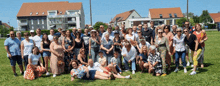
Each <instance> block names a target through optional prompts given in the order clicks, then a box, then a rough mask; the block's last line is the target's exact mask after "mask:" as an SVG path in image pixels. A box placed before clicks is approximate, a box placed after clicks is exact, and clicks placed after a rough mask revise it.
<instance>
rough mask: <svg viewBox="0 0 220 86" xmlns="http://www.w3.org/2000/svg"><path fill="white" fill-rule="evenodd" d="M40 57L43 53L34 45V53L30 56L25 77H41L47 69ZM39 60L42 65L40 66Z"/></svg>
mask: <svg viewBox="0 0 220 86" xmlns="http://www.w3.org/2000/svg"><path fill="white" fill-rule="evenodd" d="M40 57H41V55H40V51H39V49H38V47H36V46H35V47H33V49H32V53H31V54H29V56H28V65H27V69H26V71H25V74H24V78H25V79H29V80H33V79H35V78H36V77H40V76H41V75H42V74H43V73H44V72H45V71H46V69H45V67H44V66H43V64H42V62H41V58H40ZM38 62H39V63H40V66H38Z"/></svg>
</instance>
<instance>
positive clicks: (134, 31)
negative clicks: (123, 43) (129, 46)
mask: <svg viewBox="0 0 220 86" xmlns="http://www.w3.org/2000/svg"><path fill="white" fill-rule="evenodd" d="M132 30H133V31H132V34H133V35H134V36H135V37H136V39H137V38H138V33H137V26H133V28H132Z"/></svg>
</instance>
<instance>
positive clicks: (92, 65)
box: [88, 59, 131, 79]
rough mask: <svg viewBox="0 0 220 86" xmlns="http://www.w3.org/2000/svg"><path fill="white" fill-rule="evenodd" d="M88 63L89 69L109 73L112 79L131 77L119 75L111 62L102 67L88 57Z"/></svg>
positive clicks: (129, 77)
mask: <svg viewBox="0 0 220 86" xmlns="http://www.w3.org/2000/svg"><path fill="white" fill-rule="evenodd" d="M88 64H89V66H88V69H89V70H96V71H99V72H102V73H105V74H108V75H111V78H112V79H114V78H125V79H131V76H130V75H127V76H121V75H120V74H119V73H117V71H116V69H115V67H114V66H113V65H112V64H109V65H108V66H106V67H102V66H100V64H99V63H98V62H95V63H93V61H92V59H89V61H88Z"/></svg>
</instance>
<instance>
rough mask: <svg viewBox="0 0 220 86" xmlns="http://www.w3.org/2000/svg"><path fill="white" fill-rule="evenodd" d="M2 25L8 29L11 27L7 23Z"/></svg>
mask: <svg viewBox="0 0 220 86" xmlns="http://www.w3.org/2000/svg"><path fill="white" fill-rule="evenodd" d="M2 25H4V26H5V27H6V28H10V27H11V26H9V25H8V24H7V23H2Z"/></svg>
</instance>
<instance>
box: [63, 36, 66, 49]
mask: <svg viewBox="0 0 220 86" xmlns="http://www.w3.org/2000/svg"><path fill="white" fill-rule="evenodd" d="M62 47H63V49H64V50H65V51H66V48H65V42H64V38H63V40H62Z"/></svg>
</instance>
